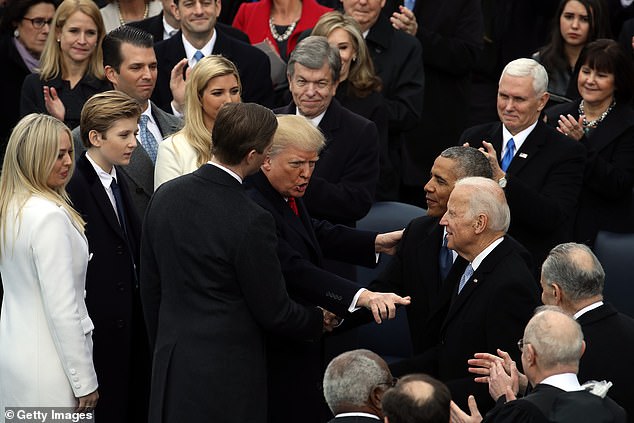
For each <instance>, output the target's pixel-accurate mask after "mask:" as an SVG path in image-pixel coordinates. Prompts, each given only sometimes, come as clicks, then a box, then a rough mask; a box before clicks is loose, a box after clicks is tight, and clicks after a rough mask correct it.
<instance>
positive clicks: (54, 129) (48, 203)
mask: <svg viewBox="0 0 634 423" xmlns="http://www.w3.org/2000/svg"><path fill="white" fill-rule="evenodd" d="M71 140H72V138H71V133H70V130H69V129H68V128H67V127H66V126H65V125H64V124H63V123H62V122H60V121H59V120H57V119H55V118H53V117H51V116H47V115H42V114H30V115H28V116H26V117H25V118H23V119H22V120H21V121H20V122H18V124H17V125H16V127H15V129H14V130H13V133H12V135H11V138H10V139H9V143H8V145H7V151H6V154H5V158H4V163H3V166H2V174H1V175H0V272H2V283H3V285H4V298H3V301H2V314H1V315H0V409H2V410H4V407H55V408H63V407H72V408H76V409H77V410H78V411H90V410H92V409H93V408H94V407H95V405H96V403H97V399H98V397H99V395H98V394H97V376H96V374H95V369H94V366H93V362H92V330H93V324H92V321H91V320H90V317H89V316H88V312H87V311H86V304H85V303H84V287H85V280H86V268H87V264H88V259H89V257H88V242H87V240H86V237H85V236H84V221H83V219H82V218H81V216H80V215H79V214H78V213H77V212H76V211H75V210H73V208H72V207H71V205H70V203H69V200H68V196H67V195H66V191H65V186H66V184H67V182H68V180H69V179H70V177H71V174H72V171H73V164H74V162H75V161H74V155H73V148H72V145H73V144H72V141H71Z"/></svg>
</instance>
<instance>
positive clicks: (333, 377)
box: [323, 350, 391, 414]
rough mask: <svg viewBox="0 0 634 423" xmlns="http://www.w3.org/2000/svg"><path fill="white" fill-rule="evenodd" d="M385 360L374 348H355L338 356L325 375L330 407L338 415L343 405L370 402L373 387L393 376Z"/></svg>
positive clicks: (325, 392) (325, 389)
mask: <svg viewBox="0 0 634 423" xmlns="http://www.w3.org/2000/svg"><path fill="white" fill-rule="evenodd" d="M382 361H383V359H382V358H381V357H379V356H378V355H376V354H375V353H373V352H372V351H370V350H353V351H348V352H345V353H343V354H340V355H338V356H337V357H335V358H334V359H332V361H331V362H330V364H328V367H327V368H326V372H325V374H324V384H323V387H324V397H325V398H326V403H328V407H329V408H330V410H331V411H332V412H333V413H334V414H337V413H338V410H339V409H340V407H342V406H346V405H348V406H350V405H353V406H358V407H361V406H364V405H367V404H368V401H369V398H370V394H371V393H372V389H373V388H374V387H375V386H376V385H378V384H380V383H388V382H390V380H391V376H390V374H389V372H388V371H387V365H386V366H381V362H382Z"/></svg>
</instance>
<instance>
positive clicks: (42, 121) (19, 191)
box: [0, 113, 85, 254]
mask: <svg viewBox="0 0 634 423" xmlns="http://www.w3.org/2000/svg"><path fill="white" fill-rule="evenodd" d="M62 133H65V134H67V135H68V139H69V140H70V141H71V143H72V140H73V137H72V135H71V132H70V129H68V127H67V126H66V125H64V124H63V123H62V122H61V121H59V120H57V119H56V118H54V117H52V116H48V115H44V114H37V113H32V114H30V115H27V116H25V117H24V118H22V120H20V122H18V124H17V125H16V127H15V129H14V130H13V132H12V133H11V137H10V138H9V143H8V144H7V151H6V153H5V155H4V162H3V164H2V173H1V174H0V231H1V232H2V243H1V244H0V254H1V252H2V248H3V247H4V246H5V245H6V239H7V219H8V218H9V216H8V214H7V213H8V210H9V208H11V207H13V206H14V205H17V209H18V212H17V217H16V218H17V219H20V217H21V214H22V208H23V207H24V204H25V203H26V201H27V200H28V199H29V198H30V197H31V196H32V195H37V196H38V197H42V198H45V199H47V200H50V201H53V202H55V203H56V204H59V205H60V206H61V207H63V208H64V209H65V210H66V211H67V212H68V214H69V215H70V216H71V219H72V221H73V224H74V225H75V226H76V227H77V229H79V230H80V231H82V232H83V230H84V225H85V222H84V220H83V219H82V217H81V216H80V215H79V213H77V212H76V211H75V209H73V208H72V206H71V205H70V199H69V197H68V194H66V184H64V185H63V186H60V187H57V188H51V187H49V186H48V184H47V181H48V178H49V176H50V174H51V172H52V170H53V166H54V165H55V161H56V160H57V156H58V154H59V147H60V138H61V135H62ZM70 156H71V159H72V161H73V164H72V165H71V169H70V171H69V175H72V172H73V170H74V167H75V155H74V153H73V152H72V151H71V153H70ZM67 182H68V181H67Z"/></svg>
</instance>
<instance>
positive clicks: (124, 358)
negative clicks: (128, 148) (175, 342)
mask: <svg viewBox="0 0 634 423" xmlns="http://www.w3.org/2000/svg"><path fill="white" fill-rule="evenodd" d="M117 175H121V172H120V168H118V167H117ZM118 184H119V186H120V188H121V196H122V197H123V203H124V209H125V219H126V222H127V225H126V226H127V231H128V236H127V237H126V236H124V234H123V231H122V229H121V225H120V224H119V221H118V220H117V215H116V213H115V211H114V208H113V207H112V203H111V202H110V200H109V199H108V195H107V194H106V190H105V189H104V187H103V185H102V183H101V180H100V179H99V176H98V175H97V173H96V172H95V169H94V168H93V166H92V165H91V164H90V162H89V161H88V159H87V158H86V153H83V154H82V155H81V157H80V158H79V160H78V161H77V168H76V169H75V172H74V173H73V176H72V178H71V180H70V182H69V184H68V186H67V187H66V189H67V190H68V194H69V195H70V198H71V200H72V202H73V207H74V208H75V209H76V210H77V211H78V212H79V213H80V214H81V215H82V217H83V218H84V220H85V221H86V237H87V238H88V246H89V249H90V253H91V254H92V259H91V260H90V261H89V262H88V272H87V274H86V306H87V307H88V313H89V314H90V317H91V318H92V320H93V322H94V323H95V333H94V336H93V340H94V351H93V353H94V362H95V370H96V372H97V377H98V378H99V397H100V400H99V405H98V407H97V413H98V414H99V416H100V418H102V419H104V421H120V422H126V421H128V417H127V415H126V413H127V411H128V407H129V406H130V405H132V402H131V401H130V399H131V398H134V401H135V402H140V403H142V404H143V406H144V409H146V408H147V393H148V392H147V391H145V392H139V389H137V388H144V387H147V386H148V384H149V382H150V379H149V369H150V366H151V356H150V353H149V351H148V347H147V335H146V333H145V327H144V324H143V320H142V312H141V303H140V300H139V290H138V279H137V274H136V269H137V268H138V264H139V243H140V237H141V221H140V219H139V216H138V215H137V213H136V211H135V209H134V207H133V206H132V199H131V197H130V192H129V190H128V186H127V184H126V182H125V180H124V179H123V178H121V177H120V176H118ZM135 355H137V356H138V357H139V358H140V362H139V360H133V357H134V356H135ZM139 367H142V368H143V369H140V368H139ZM138 370H143V371H142V372H139V371H138ZM133 375H134V376H133ZM134 378H136V379H137V380H133V379H134ZM133 383H134V385H133ZM146 416H147V414H146Z"/></svg>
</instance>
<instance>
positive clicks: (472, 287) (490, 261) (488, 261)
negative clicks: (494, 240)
mask: <svg viewBox="0 0 634 423" xmlns="http://www.w3.org/2000/svg"><path fill="white" fill-rule="evenodd" d="M510 251H512V250H511V249H510V247H509V246H508V243H507V241H506V240H504V241H502V243H500V245H498V246H497V247H495V248H494V249H493V251H491V252H490V253H489V255H488V256H486V257H485V259H484V260H483V261H482V263H480V266H478V268H477V269H476V271H475V272H474V273H473V275H472V276H471V278H470V279H469V280H468V281H467V284H466V285H465V286H464V288H463V289H462V291H461V292H460V294H457V289H458V288H457V285H456V286H455V289H454V292H453V293H452V295H453V294H454V293H456V294H457V295H456V296H455V299H454V301H453V302H452V303H451V306H450V307H449V311H448V312H447V318H446V319H445V322H444V323H443V328H442V330H444V329H445V327H446V326H447V323H448V322H449V321H450V320H451V319H452V318H453V317H454V316H455V315H456V314H457V313H458V311H459V310H460V309H461V308H462V306H463V305H464V304H465V303H466V302H467V301H468V300H469V297H471V296H472V295H473V293H474V292H475V291H477V290H478V289H479V288H480V287H481V286H482V285H483V284H485V283H486V279H487V275H488V274H489V273H491V272H492V271H493V270H494V269H495V267H496V266H497V264H498V263H499V262H500V260H502V258H504V257H505V256H506V255H507V254H509V252H510ZM465 262H466V260H465ZM465 268H466V265H465ZM452 270H453V268H452ZM463 272H464V269H463ZM450 273H451V272H450ZM455 276H456V275H455V274H454V278H455ZM461 276H462V273H460V276H458V277H457V279H458V281H460V277H461ZM447 279H449V276H447Z"/></svg>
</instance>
